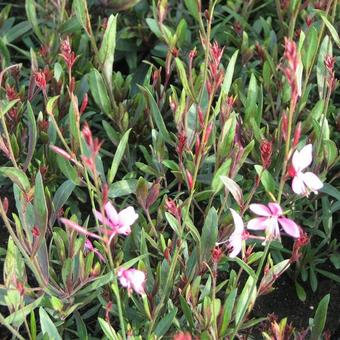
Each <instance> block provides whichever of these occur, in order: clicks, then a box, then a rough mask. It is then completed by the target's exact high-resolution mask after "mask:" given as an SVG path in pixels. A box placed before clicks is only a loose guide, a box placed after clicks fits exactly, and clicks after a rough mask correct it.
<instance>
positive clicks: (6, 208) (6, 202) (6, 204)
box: [2, 197, 9, 215]
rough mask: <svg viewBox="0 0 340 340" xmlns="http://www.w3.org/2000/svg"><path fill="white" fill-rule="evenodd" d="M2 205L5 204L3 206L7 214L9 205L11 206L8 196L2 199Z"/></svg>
mask: <svg viewBox="0 0 340 340" xmlns="http://www.w3.org/2000/svg"><path fill="white" fill-rule="evenodd" d="M2 206H3V208H4V211H5V214H6V215H7V211H8V206H9V203H8V198H7V197H5V198H4V199H3V200H2Z"/></svg>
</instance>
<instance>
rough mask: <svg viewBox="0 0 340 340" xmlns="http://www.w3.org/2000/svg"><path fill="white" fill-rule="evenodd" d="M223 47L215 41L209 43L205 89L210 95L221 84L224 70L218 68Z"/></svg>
mask: <svg viewBox="0 0 340 340" xmlns="http://www.w3.org/2000/svg"><path fill="white" fill-rule="evenodd" d="M223 51H224V48H221V47H220V46H219V45H218V43H217V41H215V42H214V43H213V44H212V45H210V50H209V52H210V53H209V77H208V82H207V91H208V94H209V95H211V94H212V93H213V92H214V91H217V90H218V88H219V87H220V86H221V84H222V82H223V78H224V71H223V69H221V68H220V63H221V59H222V56H223Z"/></svg>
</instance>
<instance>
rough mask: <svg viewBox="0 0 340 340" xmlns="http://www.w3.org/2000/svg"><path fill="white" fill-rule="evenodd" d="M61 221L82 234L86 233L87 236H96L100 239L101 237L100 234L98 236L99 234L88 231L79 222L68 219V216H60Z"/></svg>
mask: <svg viewBox="0 0 340 340" xmlns="http://www.w3.org/2000/svg"><path fill="white" fill-rule="evenodd" d="M59 220H60V222H61V223H64V224H65V225H66V227H68V228H71V229H74V230H75V231H77V232H78V233H79V234H81V235H85V236H90V237H92V238H96V239H98V240H100V239H101V237H100V236H98V235H97V234H94V233H91V232H90V231H87V230H86V229H85V228H84V227H81V226H80V225H79V224H77V223H75V222H73V221H71V220H68V219H66V218H60V219H59Z"/></svg>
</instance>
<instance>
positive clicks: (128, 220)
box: [94, 202, 138, 238]
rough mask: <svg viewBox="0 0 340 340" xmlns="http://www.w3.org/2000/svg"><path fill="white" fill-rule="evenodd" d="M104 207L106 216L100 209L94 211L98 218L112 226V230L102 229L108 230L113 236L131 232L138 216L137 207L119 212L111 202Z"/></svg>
mask: <svg viewBox="0 0 340 340" xmlns="http://www.w3.org/2000/svg"><path fill="white" fill-rule="evenodd" d="M104 208H105V213H106V217H104V216H103V215H102V214H101V213H100V212H99V211H97V210H95V211H94V214H95V216H96V218H97V219H98V220H99V221H100V222H101V223H103V224H105V225H106V226H108V227H109V228H110V230H102V231H103V232H107V233H108V234H109V235H110V237H111V238H112V237H113V236H115V235H117V234H123V235H129V234H130V233H131V225H132V224H133V223H135V221H136V220H137V218H138V215H137V214H136V212H135V209H134V208H133V207H127V208H125V209H123V210H122V211H120V212H119V213H118V212H117V210H116V209H115V208H114V206H113V205H112V203H111V202H107V203H106V204H105V206H104Z"/></svg>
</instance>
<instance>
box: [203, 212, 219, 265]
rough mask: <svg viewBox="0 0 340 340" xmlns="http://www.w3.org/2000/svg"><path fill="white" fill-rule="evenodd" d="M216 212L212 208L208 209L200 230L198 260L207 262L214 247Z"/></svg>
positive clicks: (216, 230)
mask: <svg viewBox="0 0 340 340" xmlns="http://www.w3.org/2000/svg"><path fill="white" fill-rule="evenodd" d="M217 219H218V216H217V211H216V209H215V208H214V207H212V208H210V210H209V212H208V214H207V216H206V218H205V221H204V225H203V229H202V236H201V251H200V259H201V262H202V261H208V260H209V259H210V256H211V251H212V250H213V248H214V247H215V243H216V241H217V233H218V229H217Z"/></svg>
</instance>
